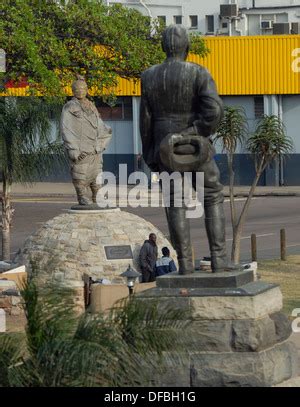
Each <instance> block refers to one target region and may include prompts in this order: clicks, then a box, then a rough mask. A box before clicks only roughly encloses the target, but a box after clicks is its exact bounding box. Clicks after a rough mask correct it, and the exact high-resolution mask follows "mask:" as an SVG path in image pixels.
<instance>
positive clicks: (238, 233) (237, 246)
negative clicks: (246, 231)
mask: <svg viewBox="0 0 300 407" xmlns="http://www.w3.org/2000/svg"><path fill="white" fill-rule="evenodd" d="M264 167H265V166H264V159H263V158H262V159H261V162H260V164H259V167H258V169H257V173H256V176H255V178H254V180H253V183H252V185H251V188H250V191H249V195H248V197H247V199H246V202H245V204H244V206H243V209H242V212H241V215H240V217H239V220H238V222H237V225H236V228H235V230H234V235H233V242H232V251H231V258H232V261H233V262H234V264H239V262H240V257H241V237H242V232H243V227H244V223H245V220H246V216H247V214H248V210H249V207H250V203H251V199H252V198H253V195H254V191H255V188H256V186H257V183H258V180H259V178H260V176H261V174H262V172H263V170H264Z"/></svg>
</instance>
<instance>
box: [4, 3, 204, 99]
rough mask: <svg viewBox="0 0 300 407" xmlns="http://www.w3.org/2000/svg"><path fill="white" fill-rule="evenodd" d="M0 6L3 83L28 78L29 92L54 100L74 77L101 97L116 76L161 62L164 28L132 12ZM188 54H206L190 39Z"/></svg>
mask: <svg viewBox="0 0 300 407" xmlns="http://www.w3.org/2000/svg"><path fill="white" fill-rule="evenodd" d="M0 3H1V7H0V9H1V12H0V48H3V49H4V50H5V51H6V54H7V71H6V73H3V74H1V73H0V79H2V83H3V84H4V83H6V82H7V81H8V80H14V81H19V80H20V79H21V78H27V79H28V82H29V84H30V85H31V88H30V90H31V92H35V93H36V92H39V91H40V92H43V93H44V94H47V95H56V96H58V95H64V94H65V88H64V86H65V85H67V84H70V83H71V82H72V81H73V80H74V78H75V74H76V73H79V74H83V75H84V76H85V77H86V80H87V83H88V85H89V88H91V87H95V88H96V89H97V91H98V94H102V93H103V91H104V90H106V92H109V89H110V88H111V86H112V85H115V84H116V80H117V78H118V76H120V77H123V78H133V79H136V78H139V76H140V74H141V72H142V71H143V70H145V69H146V68H148V67H149V66H151V65H153V64H156V63H158V62H161V61H162V60H163V58H164V54H163V52H162V50H161V46H160V42H161V32H162V29H163V25H162V24H161V23H160V22H159V20H153V21H151V20H150V17H146V16H143V15H142V14H141V13H139V12H138V11H136V10H134V9H130V8H127V7H123V6H122V5H119V4H114V5H111V6H109V7H107V6H106V5H104V4H103V2H102V1H99V0H94V1H90V0H76V1H68V2H64V1H61V2H58V1H47V2H42V1H38V2H37V1H30V0H18V1H11V0H9V1H8V0H0ZM192 50H193V52H195V53H198V54H201V55H205V54H206V53H207V49H206V47H205V45H204V41H203V38H202V37H199V36H192Z"/></svg>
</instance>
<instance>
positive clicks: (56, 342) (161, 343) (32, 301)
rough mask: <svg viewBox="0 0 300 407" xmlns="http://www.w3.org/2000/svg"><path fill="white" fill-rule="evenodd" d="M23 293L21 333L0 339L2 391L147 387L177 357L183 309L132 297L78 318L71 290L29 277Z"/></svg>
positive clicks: (184, 325)
mask: <svg viewBox="0 0 300 407" xmlns="http://www.w3.org/2000/svg"><path fill="white" fill-rule="evenodd" d="M22 296H23V300H24V309H25V315H26V319H27V326H26V335H25V338H24V336H23V337H22V336H20V335H19V336H17V337H16V335H15V334H14V335H11V334H0V368H1V371H0V387H1V386H7V387H9V386H12V387H14V386H18V387H19V386H20V387H75V386H76V387H90V386H93V387H101V386H123V387H124V386H145V385H149V384H151V383H152V380H153V375H155V376H156V377H158V376H159V374H160V373H161V374H163V372H164V369H165V368H164V361H165V360H166V357H167V358H168V361H169V363H172V360H174V359H172V355H170V356H168V355H169V353H170V352H169V351H170V350H172V352H173V353H174V352H175V353H176V352H179V351H181V352H182V349H183V343H184V337H185V331H186V328H187V326H188V322H187V319H186V316H185V312H183V311H179V310H176V309H170V308H167V309H164V310H161V307H159V305H158V304H157V303H151V305H150V304H149V303H145V302H144V301H140V300H138V299H135V298H131V299H130V300H123V301H121V302H120V303H118V304H117V306H116V307H115V308H113V309H112V310H111V311H110V312H109V313H108V314H105V315H104V314H102V313H99V314H94V315H91V314H88V313H84V314H83V315H81V316H78V315H77V316H76V313H75V308H74V305H75V304H74V293H73V291H72V290H70V289H66V288H62V287H61V286H57V285H56V284H53V283H52V284H50V285H46V286H44V287H43V288H37V285H36V281H35V279H31V280H30V281H29V282H27V283H26V285H25V287H24V289H23V291H22ZM177 354H178V353H177ZM179 360H180V359H179ZM177 363H178V359H177Z"/></svg>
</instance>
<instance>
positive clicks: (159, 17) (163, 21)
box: [157, 16, 167, 25]
mask: <svg viewBox="0 0 300 407" xmlns="http://www.w3.org/2000/svg"><path fill="white" fill-rule="evenodd" d="M157 18H158V20H159V22H160V24H162V25H166V24H167V18H166V16H157Z"/></svg>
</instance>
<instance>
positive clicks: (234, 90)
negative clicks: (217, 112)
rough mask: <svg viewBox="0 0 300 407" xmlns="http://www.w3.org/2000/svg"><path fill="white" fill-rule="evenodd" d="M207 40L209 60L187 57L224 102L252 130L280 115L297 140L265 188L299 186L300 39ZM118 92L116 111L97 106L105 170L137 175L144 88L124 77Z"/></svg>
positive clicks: (246, 170)
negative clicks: (106, 133) (106, 138)
mask: <svg viewBox="0 0 300 407" xmlns="http://www.w3.org/2000/svg"><path fill="white" fill-rule="evenodd" d="M205 40H206V44H207V46H208V48H209V50H210V53H209V55H208V56H207V57H205V58H199V57H198V56H197V55H189V58H188V60H189V61H191V62H194V63H197V64H201V65H204V66H205V67H207V69H208V70H209V71H210V72H211V74H212V76H213V78H214V79H215V81H216V83H217V87H218V91H219V93H220V94H221V96H222V98H223V100H224V103H225V104H228V105H242V106H244V108H245V110H246V112H247V117H248V119H249V125H250V129H253V128H254V125H255V121H256V120H257V119H258V118H259V117H261V116H262V115H263V114H275V115H278V116H279V117H281V118H282V119H283V122H284V124H285V127H286V130H287V132H288V134H289V136H290V137H292V139H293V140H294V145H295V150H294V153H293V154H292V155H291V157H290V158H289V159H288V160H286V161H285V162H284V163H281V165H278V166H276V165H275V167H274V168H271V169H268V170H266V172H265V175H264V177H263V179H262V180H261V182H262V184H265V185H272V184H280V183H281V184H283V183H284V184H285V185H298V184H299V183H300V135H299V134H298V128H299V117H300V95H299V93H300V35H277V36H275V35H270V36H266V35H260V36H249V37H245V36H241V37H206V39H205ZM24 92H25V89H24V88H23V89H10V90H9V93H10V94H11V95H18V96H21V95H24ZM115 92H116V94H117V95H118V97H119V98H118V103H117V105H116V106H115V107H114V108H110V107H109V106H106V105H104V104H103V103H101V102H100V100H98V101H96V102H97V103H98V106H99V109H100V111H101V113H102V115H103V118H104V119H105V120H107V121H108V122H109V124H110V125H111V126H112V127H113V134H114V136H113V140H112V142H111V144H110V146H109V148H108V150H107V152H106V155H105V161H104V163H105V168H106V170H110V171H114V172H115V171H116V170H117V168H118V164H119V163H127V164H128V165H129V169H130V170H134V169H136V168H137V166H138V160H137V159H138V157H139V155H140V153H141V144H140V137H139V131H138V121H139V99H140V83H139V81H128V80H125V79H121V78H120V79H119V85H118V86H117V88H116V89H115ZM217 152H218V154H217V156H216V160H217V162H218V164H219V166H220V169H221V173H222V174H223V177H222V178H223V182H225V183H226V182H227V180H226V170H225V157H224V156H223V154H222V152H221V151H220V150H218V151H217ZM245 154H246V153H245V152H243V151H240V152H239V154H237V155H236V167H237V171H236V173H237V178H238V179H237V182H238V183H240V184H248V183H249V182H251V180H252V177H253V164H252V161H251V159H247V160H245V157H246V156H247V155H245ZM247 157H248V156H247ZM248 158H249V157H248ZM223 168H224V171H223Z"/></svg>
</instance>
